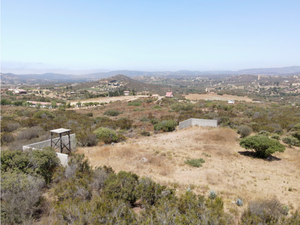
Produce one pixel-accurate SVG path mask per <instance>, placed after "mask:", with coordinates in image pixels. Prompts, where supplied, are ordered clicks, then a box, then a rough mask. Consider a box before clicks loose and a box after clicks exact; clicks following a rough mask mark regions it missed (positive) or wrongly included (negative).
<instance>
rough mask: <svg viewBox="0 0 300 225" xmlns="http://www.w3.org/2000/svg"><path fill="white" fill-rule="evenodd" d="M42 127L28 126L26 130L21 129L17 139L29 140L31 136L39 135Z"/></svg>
mask: <svg viewBox="0 0 300 225" xmlns="http://www.w3.org/2000/svg"><path fill="white" fill-rule="evenodd" d="M43 131H44V130H43V128H41V127H40V126H35V127H30V128H27V129H26V130H24V131H22V132H21V133H20V134H19V135H18V136H17V139H18V140H31V139H33V138H37V137H39V135H40V134H41V133H42V132H43Z"/></svg>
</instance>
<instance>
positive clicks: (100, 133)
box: [94, 127, 118, 144]
mask: <svg viewBox="0 0 300 225" xmlns="http://www.w3.org/2000/svg"><path fill="white" fill-rule="evenodd" d="M94 134H96V136H97V138H98V139H100V140H102V141H104V143H106V144H109V143H111V142H117V141H118V137H117V134H116V132H115V131H114V130H111V129H109V128H105V127H100V128H98V129H97V130H95V131H94Z"/></svg>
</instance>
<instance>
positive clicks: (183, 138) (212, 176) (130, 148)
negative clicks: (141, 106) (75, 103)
mask: <svg viewBox="0 0 300 225" xmlns="http://www.w3.org/2000/svg"><path fill="white" fill-rule="evenodd" d="M77 151H78V152H79V153H84V154H85V156H86V157H87V158H88V159H89V161H90V163H91V165H93V166H101V165H107V166H111V167H112V168H113V169H114V170H115V171H116V172H119V171H122V170H124V171H131V172H133V173H136V174H138V175H139V176H146V177H151V178H152V179H153V180H155V181H156V182H159V183H161V184H163V185H166V186H168V187H171V188H175V189H176V190H177V192H178V194H180V193H183V192H185V191H186V189H187V188H190V189H192V190H193V191H194V192H195V193H198V194H203V195H206V196H207V195H208V192H209V190H215V191H216V192H217V193H218V195H220V196H222V197H223V199H224V201H225V208H226V210H233V211H234V210H235V211H237V212H238V213H239V214H240V213H241V212H242V211H243V209H245V207H247V203H248V202H250V201H252V200H254V199H258V198H262V199H267V198H268V199H269V198H273V197H275V198H277V199H278V200H279V201H280V202H281V203H283V204H285V205H288V206H289V208H290V209H291V210H292V211H293V209H300V182H299V180H300V148H297V147H293V148H288V147H286V150H285V152H284V153H275V154H274V155H273V156H274V157H272V160H270V161H269V160H263V159H259V158H254V157H253V155H251V152H248V151H246V150H245V149H243V148H241V147H240V146H239V137H238V135H237V134H236V132H235V131H234V130H231V129H228V128H202V127H191V128H187V129H183V130H180V131H176V132H170V133H161V134H155V135H152V136H150V137H143V136H140V137H138V138H136V139H129V140H127V141H126V142H125V143H117V144H114V145H109V146H96V147H85V148H78V150H77ZM198 158H203V159H204V160H205V163H203V166H202V167H199V168H196V167H191V166H189V165H187V164H185V163H184V161H185V160H186V159H198ZM237 198H240V199H242V201H243V202H244V206H243V207H237V206H236V205H235V204H234V202H235V201H236V200H237Z"/></svg>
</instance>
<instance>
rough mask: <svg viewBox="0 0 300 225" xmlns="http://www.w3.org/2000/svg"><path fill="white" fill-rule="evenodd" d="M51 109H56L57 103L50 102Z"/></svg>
mask: <svg viewBox="0 0 300 225" xmlns="http://www.w3.org/2000/svg"><path fill="white" fill-rule="evenodd" d="M51 107H52V109H54V108H56V107H57V102H56V101H52V102H51Z"/></svg>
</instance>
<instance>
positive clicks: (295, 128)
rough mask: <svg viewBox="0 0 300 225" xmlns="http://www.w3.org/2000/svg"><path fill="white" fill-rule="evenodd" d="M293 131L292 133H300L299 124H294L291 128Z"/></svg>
mask: <svg viewBox="0 0 300 225" xmlns="http://www.w3.org/2000/svg"><path fill="white" fill-rule="evenodd" d="M293 130H294V131H300V123H298V124H296V125H295V126H294V127H293Z"/></svg>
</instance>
